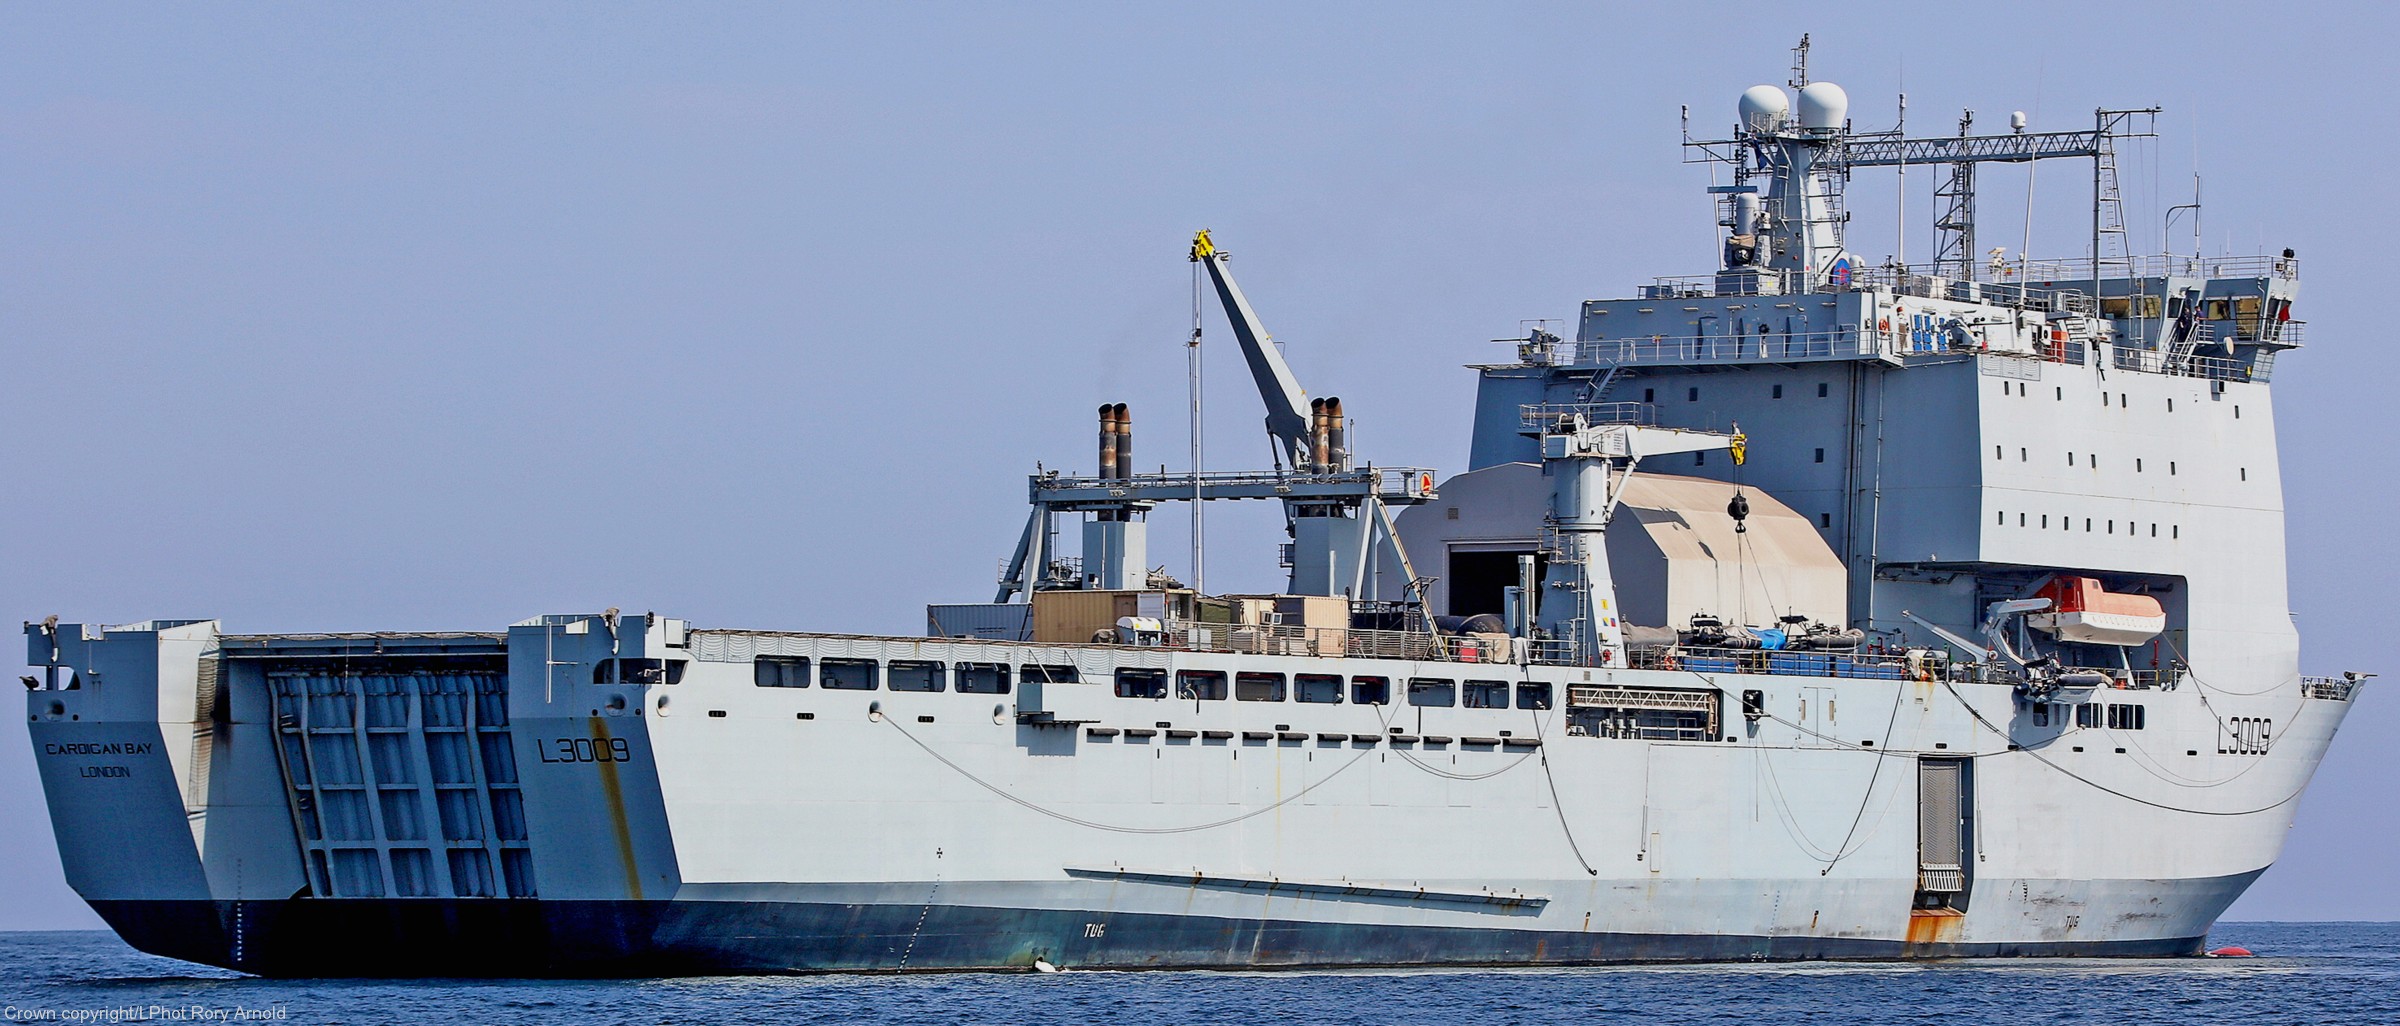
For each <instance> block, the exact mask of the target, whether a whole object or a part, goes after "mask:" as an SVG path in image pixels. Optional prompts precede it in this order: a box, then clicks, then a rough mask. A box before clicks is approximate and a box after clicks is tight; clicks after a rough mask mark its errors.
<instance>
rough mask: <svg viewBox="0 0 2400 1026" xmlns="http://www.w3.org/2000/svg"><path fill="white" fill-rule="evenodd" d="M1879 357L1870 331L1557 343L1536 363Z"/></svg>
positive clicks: (1878, 347)
mask: <svg viewBox="0 0 2400 1026" xmlns="http://www.w3.org/2000/svg"><path fill="white" fill-rule="evenodd" d="M1880 355H1882V344H1881V341H1880V338H1879V336H1878V335H1877V334H1876V333H1875V332H1872V331H1865V332H1862V331H1856V330H1853V329H1850V328H1842V329H1839V330H1835V331H1820V332H1805V333H1803V332H1768V333H1766V334H1760V335H1734V334H1725V335H1680V336H1678V335H1649V336H1644V337H1640V338H1624V339H1591V340H1586V341H1582V342H1560V343H1558V344H1556V345H1554V346H1551V347H1549V352H1547V353H1545V354H1543V356H1544V358H1543V359H1541V360H1539V361H1537V362H1540V363H1549V364H1553V365H1565V364H1596V365H1600V366H1614V365H1619V364H1675V363H1736V362H1746V361H1751V360H1760V361H1779V360H1834V359H1845V358H1855V357H1873V356H1880Z"/></svg>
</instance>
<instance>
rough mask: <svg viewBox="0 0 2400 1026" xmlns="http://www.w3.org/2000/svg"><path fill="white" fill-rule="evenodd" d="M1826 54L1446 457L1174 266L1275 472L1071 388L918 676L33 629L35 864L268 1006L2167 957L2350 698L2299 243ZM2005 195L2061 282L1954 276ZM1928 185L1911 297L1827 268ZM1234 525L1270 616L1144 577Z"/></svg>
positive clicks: (1216, 253)
mask: <svg viewBox="0 0 2400 1026" xmlns="http://www.w3.org/2000/svg"><path fill="white" fill-rule="evenodd" d="M1802 54H1803V60H1801V61H1799V62H1797V64H1796V67H1795V69H1794V74H1793V75H1792V76H1791V77H1790V78H1789V79H1788V80H1787V81H1786V83H1785V84H1784V85H1780V86H1778V85H1762V86H1757V87H1754V88H1751V89H1750V90H1748V91H1747V92H1744V93H1742V94H1741V96H1740V99H1739V102H1738V104H1736V105H1735V109H1734V114H1735V118H1734V120H1733V123H1732V124H1731V126H1730V129H1729V131H1726V132H1721V133H1703V134H1702V136H1701V137H1695V136H1694V135H1693V134H1692V131H1691V129H1690V127H1689V116H1688V115H1687V118H1686V121H1687V126H1686V130H1685V142H1684V146H1685V149H1684V153H1685V155H1686V158H1687V161H1689V162H1694V163H1703V164H1707V165H1708V166H1709V167H1710V169H1711V172H1712V175H1711V182H1712V184H1711V185H1710V186H1709V187H1708V193H1707V196H1708V203H1709V209H1710V210H1711V212H1712V213H1713V216H1714V217H1715V218H1716V222H1717V225H1718V228H1719V232H1718V238H1719V240H1720V252H1719V253H1718V254H1717V256H1718V259H1717V261H1716V262H1717V264H1718V266H1717V267H1716V268H1715V269H1714V270H1711V271H1709V272H1707V273H1703V274H1699V275H1694V276H1685V277H1668V278H1660V279H1658V280H1656V281H1655V282H1653V283H1651V284H1648V285H1643V286H1640V287H1639V288H1638V290H1637V291H1636V294H1635V295H1634V296H1633V297H1632V298H1619V299H1601V300H1592V301H1588V302H1583V303H1582V304H1581V306H1580V308H1579V310H1578V312H1577V314H1576V316H1575V318H1574V323H1573V325H1572V326H1571V327H1570V326H1569V325H1567V324H1566V323H1565V319H1563V318H1562V319H1560V320H1559V321H1556V322H1534V323H1529V324H1527V325H1525V326H1524V330H1522V331H1521V332H1519V333H1518V335H1517V337H1513V338H1509V339H1504V340H1501V341H1504V342H1511V343H1514V347H1513V359H1505V360H1503V361H1502V362H1498V363H1490V364H1481V365H1476V366H1474V367H1473V368H1472V369H1473V372H1474V375H1475V381H1476V394H1475V400H1474V414H1473V420H1472V423H1471V424H1470V425H1469V430H1470V431H1471V444H1470V446H1469V466H1468V467H1467V468H1466V469H1465V470H1464V471H1463V472H1459V473H1455V474H1449V475H1444V474H1440V473H1437V472H1436V471H1435V470H1433V469H1431V468H1423V467H1414V466H1396V465H1395V466H1383V465H1377V464H1374V463H1372V462H1369V461H1367V460H1364V459H1362V458H1360V457H1359V456H1358V455H1357V454H1354V453H1353V452H1352V451H1351V448H1352V446H1351V444H1350V438H1351V429H1350V418H1349V415H1348V413H1347V412H1346V410H1345V407H1344V405H1343V401H1342V400H1340V399H1337V398H1331V397H1316V398H1311V397H1310V396H1309V395H1308V393H1306V392H1305V391H1303V390H1302V389H1301V387H1300V385H1299V382H1298V380H1297V379H1296V377H1295V375H1294V374H1293V372H1292V369H1291V367H1290V365H1289V364H1288V363H1286V361H1285V360H1284V358H1283V356H1282V353H1281V350H1280V348H1279V345H1278V343H1276V342H1275V341H1274V340H1273V339H1272V338H1271V337H1270V336H1269V335H1268V334H1267V332H1266V330H1265V328H1264V327H1263V325H1262V323H1261V321H1260V318H1259V315H1258V313H1257V311H1256V310H1255V309H1254V308H1253V306H1252V304H1251V303H1250V301H1249V299H1248V297H1247V296H1246V295H1245V294H1244V293H1243V292H1242V290H1241V289H1240V287H1239V286H1238V285H1237V284H1236V282H1235V280H1234V277H1233V275H1232V272H1231V264H1230V258H1229V255H1228V254H1227V253H1226V252H1225V251H1224V250H1223V249H1221V248H1220V247H1219V246H1218V244H1217V241H1216V240H1215V239H1214V238H1212V237H1211V236H1210V235H1209V234H1208V233H1206V232H1202V233H1200V234H1199V235H1198V236H1197V237H1195V238H1194V239H1193V241H1192V244H1191V248H1190V250H1189V253H1188V259H1189V260H1190V261H1191V262H1192V263H1194V264H1196V265H1197V270H1199V271H1203V272H1205V276H1206V278H1207V280H1208V282H1209V284H1210V286H1211V287H1212V288H1213V291H1214V293H1215V298H1216V299H1217V301H1218V303H1219V305H1221V306H1222V307H1223V309H1224V312H1225V323H1226V324H1228V325H1230V327H1231V330H1232V334H1233V336H1234V342H1235V343H1236V344H1237V345H1238V346H1239V348H1240V350H1241V353H1242V355H1243V357H1244V358H1245V364H1246V367H1247V369H1248V371H1249V372H1250V374H1251V377H1252V381H1253V383H1254V384H1255V385H1256V386H1257V391H1258V394H1259V397H1260V399H1261V400H1262V402H1263V404H1264V407H1265V413H1266V416H1265V422H1264V426H1265V429H1266V433H1267V436H1268V439H1269V440H1270V442H1271V443H1272V452H1273V459H1272V461H1271V462H1272V464H1273V465H1272V466H1270V467H1267V468H1264V469H1255V470H1204V469H1203V468H1202V466H1201V464H1200V461H1199V459H1198V458H1197V454H1195V457H1194V459H1193V462H1192V465H1191V467H1190V468H1189V469H1188V470H1184V471H1170V470H1167V469H1163V468H1162V469H1161V470H1160V471H1159V472H1157V473H1142V472H1137V471H1136V469H1135V467H1134V464H1133V458H1132V452H1133V441H1134V419H1133V416H1132V411H1131V410H1129V409H1128V408H1127V407H1126V406H1125V405H1124V404H1121V403H1115V402H1101V403H1100V404H1099V417H1098V428H1099V430H1098V439H1099V449H1098V453H1097V461H1096V464H1095V469H1094V470H1093V471H1091V472H1089V473H1083V472H1068V471H1064V470H1058V469H1042V470H1039V471H1038V472H1037V473H1034V474H1033V475H1032V476H1030V477H1029V479H1028V486H1027V493H1026V495H1027V498H1028V505H1029V507H1030V509H1029V511H1028V513H1027V515H1026V519H1025V522H1024V526H1023V528H1022V530H1021V531H1019V532H1018V534H1017V539H1018V540H1017V543H1016V546H1015V549H1014V550H1013V552H1012V553H1011V554H1010V555H1009V556H1008V558H1007V559H1006V560H1005V561H1004V562H1003V564H1002V567H1001V571H1000V574H999V577H998V581H997V589H996V592H995V594H994V596H993V601H990V602H949V603H937V604H934V605H930V606H929V607H928V609H927V621H926V630H925V633H924V634H923V635H922V636H879V635H860V634H848V633H839V632H807V631H781V630H750V629H722V628H713V627H703V626H698V625H695V624H693V623H691V622H688V621H687V620H684V619H679V618H677V617H674V616H670V615H661V614H659V613H655V612H645V613H631V612H624V611H622V609H620V608H609V609H606V610H603V611H600V612H592V613H570V614H554V615H542V616H536V617H533V618H530V619H527V620H524V621H522V622H518V623H514V624H510V625H507V626H506V627H504V628H498V629H489V630H481V631H457V632H401V631H394V632H359V633H281V634H239V633H230V632H228V631H226V630H225V629H224V628H223V625H222V624H220V623H219V622H218V621H215V620H205V619H202V620H172V619H161V620H149V621H142V622H135V623H126V624H117V625H106V624H93V623H73V622H60V621H59V620H58V619H57V618H56V617H52V618H49V619H46V620H43V621H40V622H35V623H28V624H27V625H26V629H25V636H26V639H27V646H28V653H29V655H28V661H29V663H30V666H31V668H32V669H33V670H34V671H35V673H34V674H32V675H28V676H26V677H25V678H24V682H25V684H26V687H27V689H28V694H27V711H28V719H29V723H30V732H31V738H32V742H33V745H34V748H35V753H36V756H37V762H38V764H39V767H40V776H41V781H42V786H43V788H44V792H45V795H46V798H47V802H48V808H49V813H50V817H51V823H52V826H53V828H54V830H55V833H56V838H57V843H58V845H59V851H60V856H61V861H62V864H63V866H64V870H65V874H66V878H67V881H68V882H69V883H70V884H71V885H72V886H73V888H74V889H75V891H76V892H77V893H78V894H79V895H80V896H81V897H82V898H83V899H84V900H85V901H86V902H88V903H89V904H90V906H91V907H92V908H93V909H94V910H95V911H96V912H97V913H98V914H99V916H100V917H101V918H103V919H104V920H106V922H107V923H108V925H109V926H110V927H111V928H112V929H114V930H115V931H116V932H117V934H118V935H119V936H121V937H123V938H124V939H125V940H126V941H127V942H128V943H130V944H131V945H132V946H134V947H136V948H139V949H141V950H143V951H147V952H152V953H155V954H159V955H165V956H169V957H173V958H178V959H184V960H188V961H192V962H198V963H206V964H209V965H214V966H222V967H226V968H229V969H234V970H240V971H243V972H247V973H254V974H261V975H268V976H345V977H359V976H436V975H438V976H554V977H565V976H662V975H677V974H718V973H806V972H843V971H858V972H916V971H955V970H1004V969H1015V970H1083V969H1254V968H1301V967H1391V966H1403V967H1407V966H1569V965H1601V964H1623V963H1644V962H1691V961H1712V960H1741V961H1752V960H1815V959H1862V960H1905V959H1931V958H1960V957H2002V956H2128V957H2161V956H2184V955H2195V954H2199V953H2200V952H2201V949H2202V945H2203V939H2204V937H2205V936H2206V934H2207V933H2208V930H2209V927H2210V925H2211V923H2212V922H2214V921H2215V919H2216V918H2217V917H2218V916H2219V915H2220V914H2221V913H2222V912H2223V911H2224V910H2225V909H2226V907H2227V906H2228V905H2229V904H2231V903H2232V902H2233V901H2234V899H2235V898H2236V897H2237V896H2239V895H2240V894H2241V893H2242V892H2243V890H2244V889H2245V888H2246V887H2248V886H2249V885H2250V884H2251V883H2252V882H2253V881H2255V880H2256V879H2258V877H2259V875H2260V874H2261V873H2263V872H2265V871H2266V870H2267V869H2268V867H2269V866H2270V865H2271V864H2272V863H2274V861H2275V859H2276V857H2277V854H2278V852H2279V850H2280V849H2281V846H2282V845H2283V843H2284V838H2285V836H2286V831H2287V829H2288V828H2289V827H2290V826H2291V823H2292V819H2293V814H2294V811H2295V809H2296V808H2297V807H2298V803H2299V799H2300V798H2301V795H2302V793H2303V792H2304V790H2305V788H2306V787H2307V785H2308V783H2309V781H2310V778H2311V775H2312V773H2313V771H2314V770H2315V768H2316V767H2317V765H2318V762H2319V760H2320V759H2321V758H2322V757H2323V756H2324V754H2325V751H2326V748H2327V746H2328V745H2329V744H2330V743H2331V741H2332V739H2333V737H2334V734H2335V732H2336V729H2337V728H2338V727H2339V725H2340V724H2341V722H2342V720H2343V718H2344V716H2345V715H2346V714H2347V713H2348V711H2349V709H2350V705H2351V702H2352V700H2353V699H2354V698H2355V697H2356V696H2357V693H2358V689H2359V687H2360V682H2361V681H2362V680H2363V679H2364V677H2365V676H2367V675H2364V674H2359V673H2348V674H2343V675H2340V676H2306V675H2303V674H2302V673H2301V672H2300V659H2299V642H2298V637H2297V634H2296V631H2295V629H2294V627H2293V624H2292V618H2291V615H2290V607H2289V604H2288V600H2287V581H2286V569H2285V563H2284V516H2283V510H2282V497H2281V484H2280V479H2279V473H2278V464H2277V452H2276V442H2275V433H2274V407H2273V401H2272V393H2271V390H2270V379H2271V377H2272V372H2273V369H2274V363H2275V361H2276V359H2277V358H2278V357H2279V356H2280V355H2281V354H2283V353H2285V352H2287V351H2289V350H2292V349H2296V348H2298V347H2299V346H2300V344H2301V340H2302V329H2303V322H2302V321H2301V320H2299V319H2296V318H2295V317H2294V316H2293V304H2294V301H2295V300H2296V298H2297V294H2298V289H2299V274H2298V260H2297V257H2296V255H2295V254H2294V253H2293V252H2292V251H2290V250H2285V251H2283V252H2282V253H2280V254H2279V255H2262V256H2243V257H2228V256H2218V257H2202V256H2199V255H2197V254H2194V255H2192V256H2188V257H2187V256H2181V255H2174V256H2169V255H2165V254H2155V255H2154V254H2147V253H2141V254H2137V253H2134V252H2133V247H2132V246H2131V245H2130V243H2129V240H2130V238H2131V234H2130V233H2129V231H2128V229H2127V227H2126V224H2125V218H2124V213H2123V211H2124V204H2123V202H2122V200H2121V198H2120V197H2119V196H2118V195H2117V190H2116V184H2115V183H2116V170H2115V169H2116V159H2117V157H2116V154H2117V152H2118V149H2119V147H2120V146H2121V145H2122V144H2123V143H2124V141H2125V140H2127V139H2130V138H2138V137H2140V136H2141V135H2143V134H2144V133H2145V132H2146V131H2148V127H2147V126H2149V125H2150V124H2151V122H2152V119H2153V117H2154V115H2155V113H2156V111H2155V110H2154V109H2153V110H2103V111H2100V112H2098V113H2097V114H2096V115H2095V118H2094V121H2093V123H2092V124H2091V127H2089V128H2088V129H2086V128H2081V127H2078V128H2076V129H2075V130H2072V131H2061V132H2034V131H2028V130H2027V126H2026V124H2025V120H2024V118H2023V117H2022V115H2018V116H2017V117H2015V118H2013V119H2012V125H2011V130H2010V131H2007V132H2004V133H1996V134H1977V133H1975V132H1974V131H1973V130H1972V119H1971V116H1969V117H1965V118H1962V119H1961V121H1960V123H1959V128H1958V131H1957V132H1956V133H1955V134H1950V133H1944V134H1940V135H1936V136H1930V137H1922V138H1915V137H1910V136H1908V135H1907V134H1906V133H1905V132H1902V131H1899V130H1891V131H1867V130H1858V129H1853V127H1852V125H1851V119H1850V117H1849V113H1848V98H1847V95H1846V94H1845V93H1844V91H1843V90H1842V89H1841V88H1840V87H1839V86H1837V85H1835V84H1833V83H1830V82H1823V81H1811V80H1810V79H1809V78H1808V75H1807V71H1806V64H1805V59H1804V56H1805V50H1803V51H1802ZM1712 136H1713V137H1712ZM2042 160H2068V161H2078V162H2089V165H2090V168H2091V170H2092V182H2093V196H2092V211H2093V217H2092V223H2091V228H2092V232H2091V248H2090V250H2089V251H2088V253H2087V254H2086V256H2085V257H2084V258H2083V259H2082V260H2079V261H2078V260H2070V261H2065V262H2040V261H2034V260H2030V259H2027V258H2025V257H2024V256H2023V255H2022V254H2020V255H2018V256H2017V257H2015V258H2009V257H2008V256H2006V254H2005V252H2004V251H2000V250H1993V251H1988V252H1986V251H1980V250H1979V249H1978V242H1977V239H1976V234H1975V233H1976V218H1975V216H1974V199H1975V195H1976V183H1975V176H1976V173H1977V171H1978V170H1979V169H1984V168H1986V167H1987V166H1988V165H1990V164H1993V163H1995V162H1997V163H2017V164H2024V163H2028V162H2033V161H2042ZM1909 165H1915V166H1918V167H1919V168H1921V169H1924V170H1927V171H1930V172H1932V173H1934V174H1936V175H1938V176H1939V177H1940V179H1941V182H1942V186H1941V190H1940V192H1939V195H1940V197H1942V200H1943V202H1944V204H1945V214H1944V215H1943V217H1942V218H1941V219H1940V220H1939V221H1938V222H1937V224H1936V226H1935V227H1936V230H1937V234H1938V237H1939V246H1938V247H1937V250H1936V259H1935V261H1934V262H1933V263H1931V264H1915V265H1912V264H1907V263H1905V262H1902V261H1899V260H1897V259H1892V260H1886V261H1883V262H1881V263H1869V262H1867V261H1864V260H1862V259H1860V258H1859V257H1858V256H1857V255H1856V254H1854V253H1853V252H1851V251H1850V250H1849V249H1848V248H1846V247H1845V235H1846V228H1847V224H1848V221H1849V214H1848V212H1847V211H1846V210H1845V208H1844V205H1843V201H1842V194H1843V189H1844V186H1845V184H1846V183H1847V182H1848V181H1849V180H1850V179H1851V177H1852V176H1853V175H1854V174H1856V173H1859V172H1862V171H1871V170H1876V169H1895V168H1905V167H1906V166H1909ZM1695 207H1697V204H1695ZM1199 342H1200V333H1199V330H1198V329H1195V331H1194V335H1193V337H1192V339H1191V344H1192V345H1193V346H1195V347H1196V346H1198V345H1199ZM1197 365H1198V364H1197V361H1196V359H1195V362H1194V366H1195V367H1196V366H1197ZM1195 373H1196V372H1195ZM1093 398H1094V399H1095V400H1100V399H1104V398H1105V397H1101V396H1095V397H1093ZM1225 501H1256V502H1266V503H1274V504H1279V505H1280V506H1281V508H1282V510H1283V512H1284V523H1285V525H1286V527H1287V528H1288V531H1287V533H1286V535H1285V537H1284V538H1281V539H1276V540H1275V541H1274V543H1273V545H1272V546H1269V545H1267V544H1261V545H1258V546H1256V547H1255V550H1254V553H1253V554H1254V555H1255V557H1256V558H1257V559H1259V560H1260V561H1261V565H1263V561H1264V560H1266V559H1268V558H1275V559H1277V560H1279V564H1280V567H1288V576H1287V577H1286V579H1285V583H1284V586H1283V588H1282V590H1281V591H1279V592H1275V593H1271V594H1256V595H1229V594H1213V593H1210V592H1209V591H1208V590H1207V589H1206V588H1205V586H1204V585H1205V581H1204V580H1203V579H1202V578H1201V575H1200V573H1199V570H1200V568H1201V567H1203V566H1204V565H1205V564H1204V562H1203V561H1202V560H1201V559H1200V558H1199V554H1198V553H1197V552H1196V553H1195V558H1194V562H1193V566H1192V571H1191V576H1192V577H1193V578H1194V580H1193V582H1192V584H1191V585H1189V586H1186V585H1185V584H1183V583H1182V582H1180V581H1177V580H1175V579H1173V578H1172V577H1171V576H1169V575H1168V574H1167V573H1166V568H1165V566H1164V565H1163V563H1162V564H1159V565H1153V563H1152V562H1151V559H1150V553H1149V548H1148V535H1147V527H1148V522H1149V519H1150V517H1151V516H1152V514H1153V513H1154V512H1155V511H1157V510H1159V509H1160V508H1162V507H1166V506H1168V505H1169V504H1175V505H1174V506H1173V507H1172V508H1178V509H1182V508H1189V509H1194V510H1197V509H1201V508H1206V507H1207V505H1208V504H1210V503H1214V502H1225ZM1194 537H1195V538H1199V537H1202V535H1201V534H1199V533H1197V532H1196V533H1195V535H1194ZM1070 540H1073V541H1079V546H1077V548H1076V550H1075V551H1073V552H1069V551H1067V549H1068V542H1069V541H1070ZM626 608H631V607H626Z"/></svg>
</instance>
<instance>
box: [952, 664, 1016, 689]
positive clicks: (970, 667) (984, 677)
mask: <svg viewBox="0 0 2400 1026" xmlns="http://www.w3.org/2000/svg"><path fill="white" fill-rule="evenodd" d="M958 690H959V693H960V694H965V695H1005V694H1008V664H1007V663H960V664H958Z"/></svg>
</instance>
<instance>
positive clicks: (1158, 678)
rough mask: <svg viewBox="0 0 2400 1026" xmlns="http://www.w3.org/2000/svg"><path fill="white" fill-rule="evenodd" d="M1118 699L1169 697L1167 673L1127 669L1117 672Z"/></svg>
mask: <svg viewBox="0 0 2400 1026" xmlns="http://www.w3.org/2000/svg"><path fill="white" fill-rule="evenodd" d="M1117 697H1118V698H1165V697H1167V671H1165V670H1151V669H1139V668H1134V667H1127V668H1125V669H1121V670H1118V671H1117Z"/></svg>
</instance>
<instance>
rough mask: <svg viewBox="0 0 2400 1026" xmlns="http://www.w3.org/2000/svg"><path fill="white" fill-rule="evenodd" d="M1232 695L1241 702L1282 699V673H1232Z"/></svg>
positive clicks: (1276, 700) (1278, 700)
mask: <svg viewBox="0 0 2400 1026" xmlns="http://www.w3.org/2000/svg"><path fill="white" fill-rule="evenodd" d="M1233 697H1234V698H1235V699H1236V700H1238V701H1243V702H1280V701H1283V674H1280V673H1237V674H1234V675H1233Z"/></svg>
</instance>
